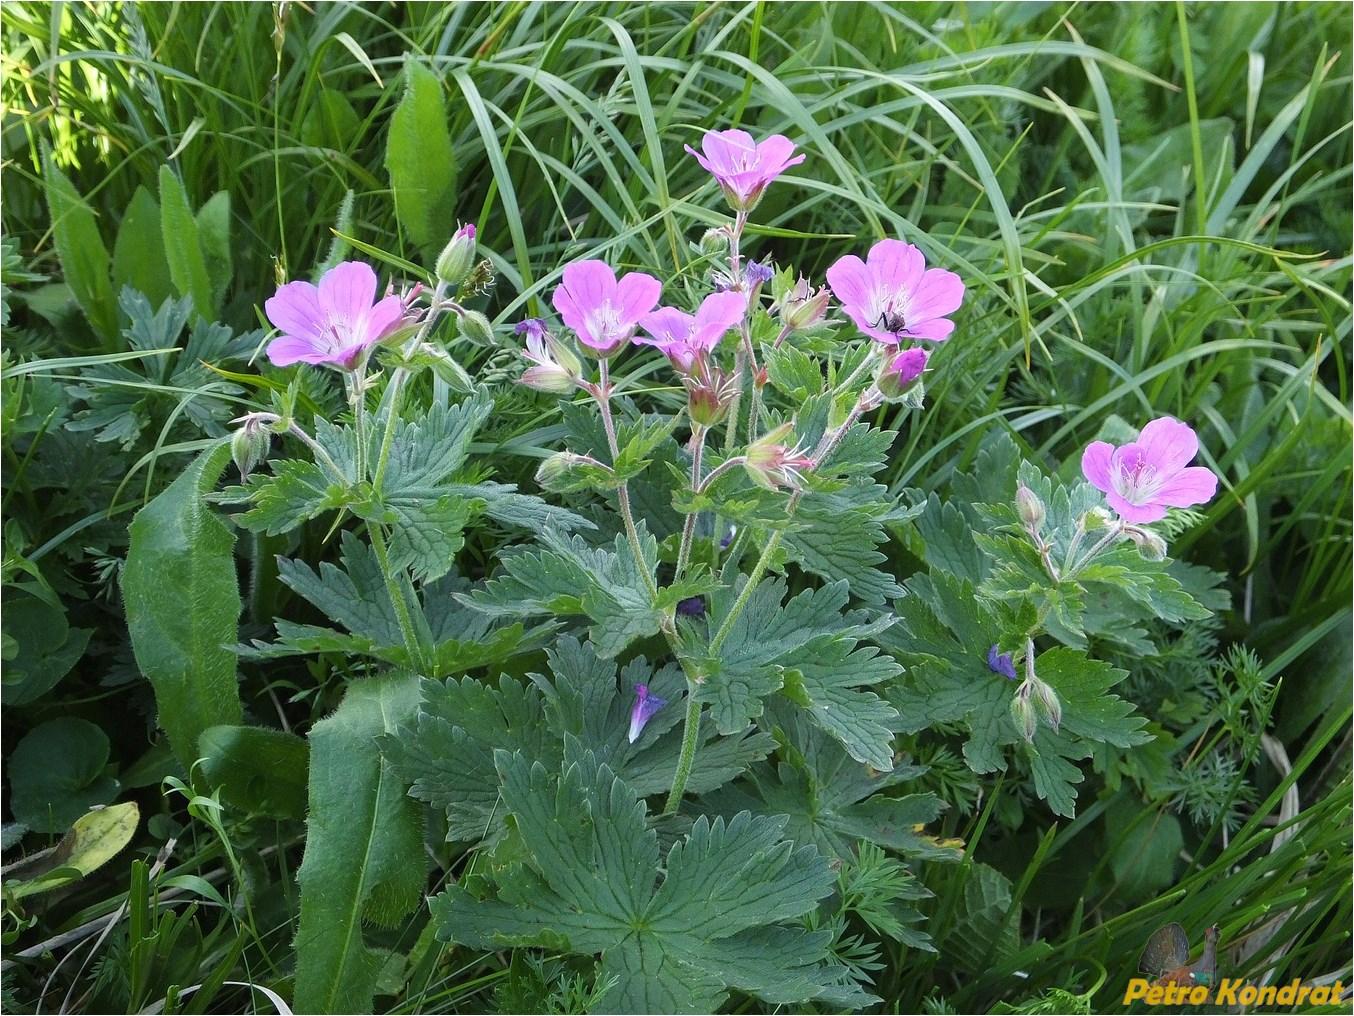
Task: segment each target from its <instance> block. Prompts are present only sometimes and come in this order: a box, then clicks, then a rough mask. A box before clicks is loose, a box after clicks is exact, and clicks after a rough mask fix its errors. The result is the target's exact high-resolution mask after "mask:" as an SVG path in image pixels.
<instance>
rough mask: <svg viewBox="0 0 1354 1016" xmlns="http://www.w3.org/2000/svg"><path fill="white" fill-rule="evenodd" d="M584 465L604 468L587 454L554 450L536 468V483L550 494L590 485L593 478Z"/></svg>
mask: <svg viewBox="0 0 1354 1016" xmlns="http://www.w3.org/2000/svg"><path fill="white" fill-rule="evenodd" d="M584 466H596V467H598V468H599V469H602V470H606V469H607V467H606V466H605V465H603V464H602V463H601V462H598V461H597V460H596V459H594V458H592V457H590V456H588V455H575V454H574V453H573V452H556V453H555V454H554V455H552V456H550V458H548V459H546V460H545V461H544V462H542V463H541V464H540V466H539V467H538V468H537V470H536V484H537V486H539V487H540V488H541V489H542V490H548V491H550V492H551V493H552V494H565V493H568V492H569V491H574V490H581V489H584V488H586V487H588V486H590V485H591V484H592V482H593V479H594V478H595V475H596V474H593V477H589V476H588V475H587V472H588V471H587V470H585V469H584V468H582V467H584Z"/></svg>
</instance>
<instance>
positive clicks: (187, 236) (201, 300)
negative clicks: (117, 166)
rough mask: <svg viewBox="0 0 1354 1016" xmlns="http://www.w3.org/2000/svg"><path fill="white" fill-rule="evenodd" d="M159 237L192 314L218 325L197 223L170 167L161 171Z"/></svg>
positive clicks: (175, 279)
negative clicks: (187, 298)
mask: <svg viewBox="0 0 1354 1016" xmlns="http://www.w3.org/2000/svg"><path fill="white" fill-rule="evenodd" d="M160 235H161V239H162V241H163V243H164V250H165V258H166V260H167V261H168V262H169V277H170V279H171V280H172V281H173V283H174V287H175V288H176V289H177V290H178V291H179V295H181V296H187V297H191V298H192V301H193V310H195V311H196V312H197V313H198V314H199V315H201V316H202V317H204V318H206V319H207V320H208V321H215V320H216V313H215V311H214V310H213V307H212V284H211V277H210V276H209V275H208V274H207V262H206V260H205V259H204V258H203V256H202V244H201V240H200V239H199V238H198V228H197V220H196V219H195V218H194V217H193V209H192V206H191V205H190V204H189V203H188V194H187V193H186V192H185V191H184V189H183V184H182V183H180V182H179V178H178V177H177V176H175V175H174V171H173V170H172V169H170V168H169V167H168V166H161V167H160Z"/></svg>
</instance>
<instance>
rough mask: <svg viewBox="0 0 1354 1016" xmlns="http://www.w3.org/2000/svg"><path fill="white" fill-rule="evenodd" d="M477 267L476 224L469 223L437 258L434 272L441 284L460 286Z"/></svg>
mask: <svg viewBox="0 0 1354 1016" xmlns="http://www.w3.org/2000/svg"><path fill="white" fill-rule="evenodd" d="M474 267H475V224H474V223H473V222H472V223H468V224H467V225H464V226H462V227H461V228H460V229H458V230H456V232H455V233H454V234H453V235H452V237H451V240H450V242H448V244H447V245H446V247H444V248H443V250H442V253H441V254H440V255H439V256H438V258H437V267H436V268H435V269H434V271H435V272H436V273H437V278H438V280H439V281H441V282H445V283H446V284H447V285H448V286H459V285H460V284H461V283H463V282H464V281H465V280H466V279H467V278H468V277H469V276H470V270H471V269H472V268H474Z"/></svg>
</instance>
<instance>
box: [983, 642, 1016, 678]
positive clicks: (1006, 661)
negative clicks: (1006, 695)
mask: <svg viewBox="0 0 1354 1016" xmlns="http://www.w3.org/2000/svg"><path fill="white" fill-rule="evenodd" d="M997 650H998V647H997V645H996V643H993V644H992V648H991V649H989V650H988V651H987V669H988V670H990V671H992V673H994V674H1000V675H1001V676H1002V677H1004V678H1006V680H1008V681H1014V680H1015V679H1016V670H1015V661H1014V660H1013V659H1012V658H1011V654H1010V653H1002V652H998V651H997Z"/></svg>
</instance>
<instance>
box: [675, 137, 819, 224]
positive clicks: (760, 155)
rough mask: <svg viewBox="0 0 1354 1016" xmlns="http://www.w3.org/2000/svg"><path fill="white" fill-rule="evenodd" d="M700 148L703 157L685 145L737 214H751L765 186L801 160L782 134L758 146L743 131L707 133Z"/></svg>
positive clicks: (802, 159) (800, 156)
mask: <svg viewBox="0 0 1354 1016" xmlns="http://www.w3.org/2000/svg"><path fill="white" fill-rule="evenodd" d="M701 149H702V151H703V152H704V153H705V154H704V155H702V154H701V153H700V152H698V151H696V150H695V149H694V148H692V147H691V146H690V145H687V146H686V150H687V151H688V152H690V153H691V154H692V155H694V156H695V157H696V161H697V162H699V163H700V164H701V166H702V167H704V168H705V169H706V170H707V171H708V172H709V173H711V174H712V175H713V176H714V178H715V180H716V181H717V182H718V183H719V187H720V189H721V190H722V191H724V198H725V200H727V201H728V202H729V206H730V207H731V208H733V210H734V211H737V212H750V211H752V209H753V208H755V207H756V205H757V202H758V201H760V200H761V199H762V191H764V190H766V185H767V184H769V183H770V182H771V181H772V180H774V179H775V178H776V177H778V176H780V175H781V174H782V173H784V172H785V171H786V170H787V169H789V168H790V167H791V166H797V165H799V164H800V163H801V162H803V161H804V156H802V155H794V150H795V144H794V142H793V141H791V140H790V139H789V138H787V137H785V136H784V135H783V134H773V135H771V137H769V138H767V139H766V140H765V141H763V142H762V143H761V144H758V143H757V142H756V141H754V140H753V139H752V135H751V134H749V133H748V132H747V131H740V130H731V131H709V132H708V133H707V134H706V135H705V137H704V138H703V139H702V140H701ZM792 156H793V157H792Z"/></svg>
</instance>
